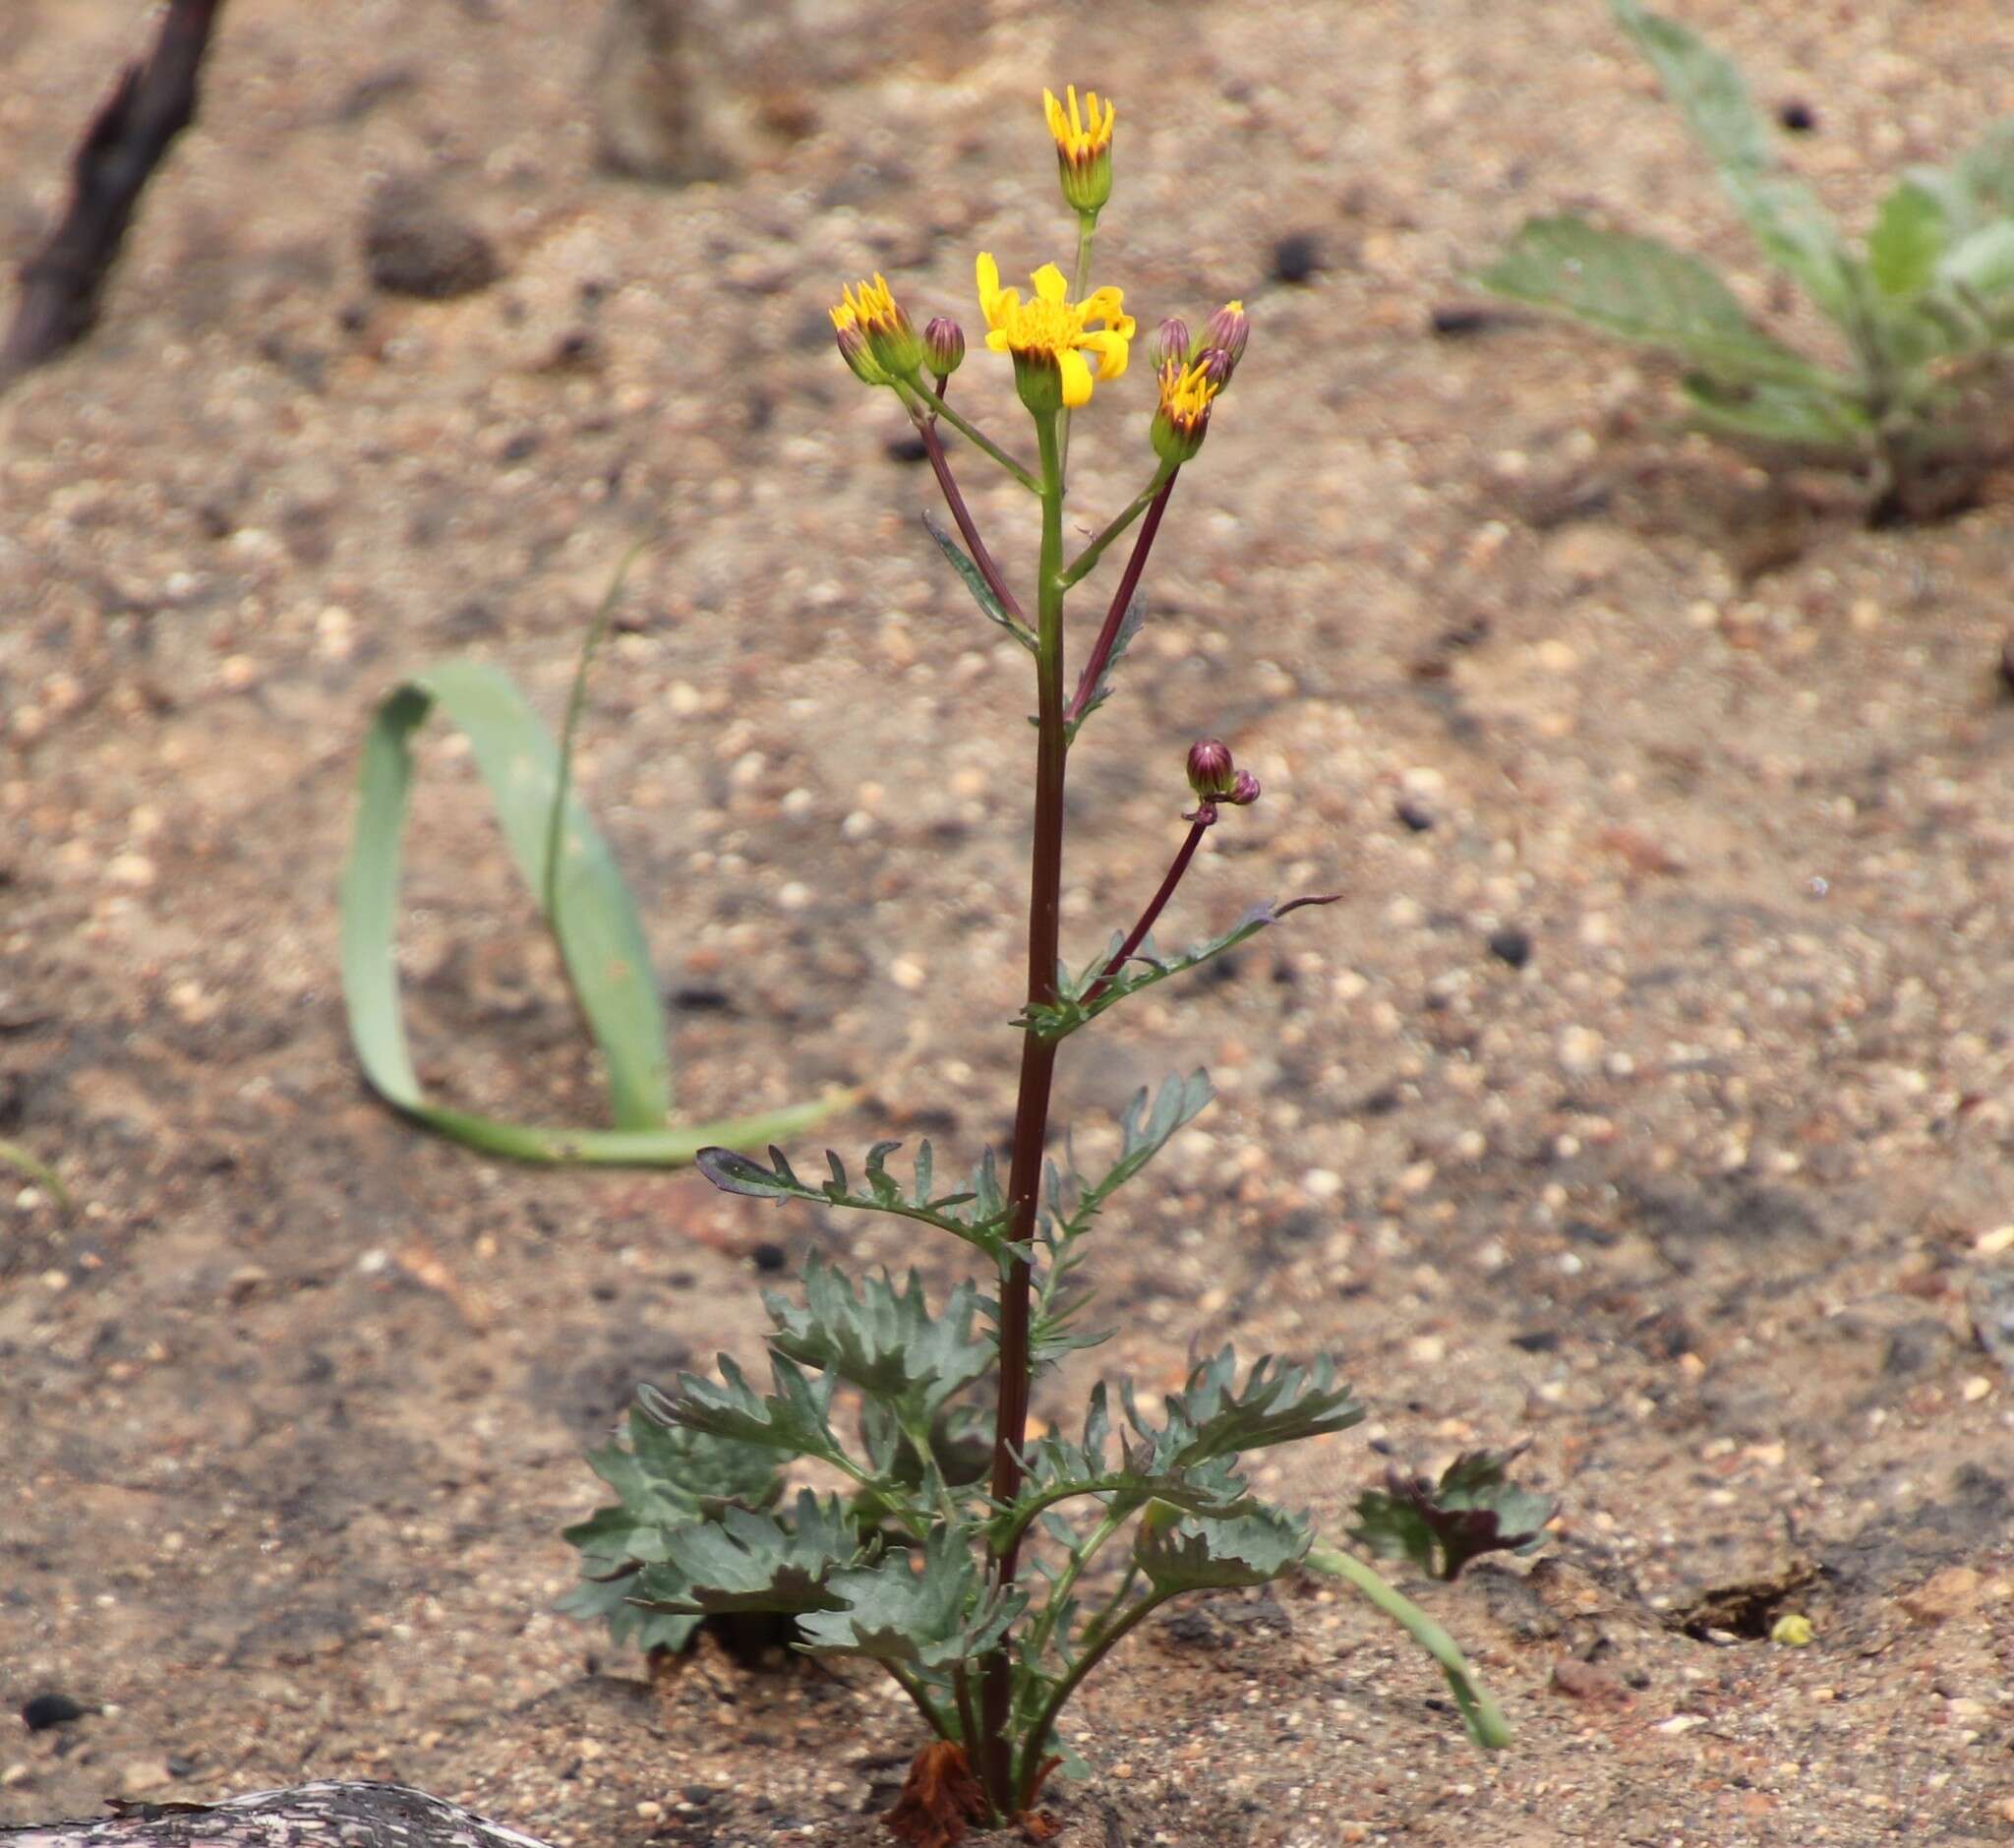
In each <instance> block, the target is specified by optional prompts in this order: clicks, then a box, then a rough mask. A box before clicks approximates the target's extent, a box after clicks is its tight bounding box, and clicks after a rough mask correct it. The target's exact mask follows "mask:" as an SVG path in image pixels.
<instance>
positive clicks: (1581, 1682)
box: [1553, 1655, 1629, 1700]
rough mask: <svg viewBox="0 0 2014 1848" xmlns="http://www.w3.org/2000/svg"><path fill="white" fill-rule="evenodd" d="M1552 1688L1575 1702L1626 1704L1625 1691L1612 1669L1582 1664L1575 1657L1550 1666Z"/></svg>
mask: <svg viewBox="0 0 2014 1848" xmlns="http://www.w3.org/2000/svg"><path fill="white" fill-rule="evenodd" d="M1553 1686H1554V1687H1555V1688H1557V1689H1559V1691H1560V1692H1561V1693H1562V1694H1565V1695H1570V1696H1572V1698H1573V1699H1576V1700H1627V1699H1629V1690H1628V1689H1627V1688H1626V1687H1624V1685H1623V1678H1622V1677H1621V1676H1620V1675H1618V1674H1617V1673H1616V1671H1615V1670H1614V1669H1612V1668H1605V1667H1603V1666H1602V1665H1601V1664H1600V1663H1598V1662H1583V1661H1582V1660H1581V1659H1580V1658H1579V1657H1578V1656H1576V1655H1567V1656H1562V1657H1561V1658H1560V1660H1559V1661H1557V1662H1555V1663H1554V1664H1553Z"/></svg>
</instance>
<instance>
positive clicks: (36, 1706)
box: [21, 1694, 90, 1733]
mask: <svg viewBox="0 0 2014 1848" xmlns="http://www.w3.org/2000/svg"><path fill="white" fill-rule="evenodd" d="M89 1711H90V1708H89V1707H88V1706H84V1705H82V1704H81V1703H80V1702H78V1701H76V1700H73V1699H71V1698H70V1697H69V1696H68V1695H67V1694H38V1695H35V1696H33V1697H31V1698H30V1699H27V1700H24V1701H23V1702H22V1703H21V1723H22V1724H23V1725H24V1726H26V1727H27V1728H28V1729H29V1731H30V1732H31V1733H40V1732H47V1731H48V1730H49V1728H50V1727H52V1726H68V1725H69V1724H70V1723H71V1722H72V1721H73V1720H81V1719H83V1718H84V1716H85V1715H86V1714H87V1713H89Z"/></svg>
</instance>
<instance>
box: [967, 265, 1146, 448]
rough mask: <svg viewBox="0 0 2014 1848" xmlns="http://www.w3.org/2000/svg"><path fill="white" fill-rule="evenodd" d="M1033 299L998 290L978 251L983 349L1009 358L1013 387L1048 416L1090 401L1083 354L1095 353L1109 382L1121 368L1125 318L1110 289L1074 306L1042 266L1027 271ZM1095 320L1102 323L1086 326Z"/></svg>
mask: <svg viewBox="0 0 2014 1848" xmlns="http://www.w3.org/2000/svg"><path fill="white" fill-rule="evenodd" d="M1032 280H1033V281H1034V283H1035V294H1034V295H1033V296H1032V297H1031V298H1030V299H1029V300H1028V301H1026V302H1024V301H1023V300H1022V299H1021V291H1020V290H1019V289H1003V288H1002V287H1001V286H1000V266H999V265H998V264H996V263H995V262H994V261H993V259H992V257H991V256H990V255H989V254H988V253H987V252H984V251H981V252H980V253H979V261H978V286H979V307H980V309H981V310H982V311H983V313H984V314H985V317H986V328H987V329H988V331H987V333H986V344H987V345H988V346H989V347H991V348H992V349H993V351H994V352H996V353H1010V354H1012V355H1013V358H1014V383H1015V385H1016V386H1017V387H1019V389H1020V391H1021V401H1022V402H1023V403H1024V404H1026V405H1027V406H1028V407H1029V409H1030V410H1032V411H1037V412H1043V411H1052V410H1055V409H1057V408H1059V407H1061V406H1071V407H1075V406H1076V405H1079V404H1087V403H1089V402H1090V401H1091V387H1092V371H1091V366H1090V363H1089V362H1088V361H1087V360H1086V359H1085V357H1084V356H1085V354H1086V353H1095V354H1096V356H1097V361H1098V368H1097V377H1098V378H1100V379H1116V378H1118V377H1119V376H1120V375H1121V374H1122V373H1124V372H1125V370H1126V355H1127V351H1128V347H1129V344H1130V342H1131V341H1132V338H1133V326H1134V323H1133V317H1132V316H1131V315H1129V314H1127V313H1126V312H1125V308H1124V304H1125V297H1124V295H1123V294H1122V293H1121V292H1120V291H1119V290H1118V289H1111V288H1105V289H1094V290H1093V291H1092V292H1091V293H1090V294H1089V295H1087V296H1086V297H1085V298H1084V300H1083V301H1081V302H1073V301H1071V300H1070V285H1069V283H1067V282H1066V281H1064V279H1063V272H1062V270H1060V269H1058V268H1056V266H1055V265H1054V264H1052V263H1045V264H1043V265H1042V267H1041V268H1039V269H1037V271H1036V272H1035V275H1034V277H1033V278H1032ZM1094 321H1096V322H1101V323H1102V324H1103V325H1102V326H1101V327H1099V328H1092V327H1091V326H1090V325H1089V324H1090V323H1092V322H1094Z"/></svg>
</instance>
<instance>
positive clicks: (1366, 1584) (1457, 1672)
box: [1307, 1546, 1510, 1751]
mask: <svg viewBox="0 0 2014 1848" xmlns="http://www.w3.org/2000/svg"><path fill="white" fill-rule="evenodd" d="M1307 1564H1308V1566H1309V1569H1310V1570H1311V1571H1314V1572H1320V1573H1327V1574H1328V1575H1329V1576H1330V1577H1331V1578H1333V1579H1340V1580H1343V1581H1344V1582H1345V1583H1347V1584H1349V1585H1351V1586H1352V1587H1353V1588H1354V1589H1355V1590H1357V1591H1358V1592H1360V1593H1361V1594H1362V1595H1363V1596H1364V1597H1365V1598H1366V1599H1368V1600H1369V1601H1370V1602H1371V1603H1372V1604H1374V1605H1376V1606H1377V1608H1378V1609H1379V1610H1381V1611H1383V1612H1384V1613H1385V1615H1386V1616H1387V1617H1389V1618H1391V1619H1392V1622H1393V1623H1395V1624H1396V1625H1398V1627H1399V1628H1400V1629H1401V1630H1403V1631H1404V1632H1405V1633H1406V1635H1408V1636H1409V1637H1411V1638H1412V1639H1413V1640H1414V1641H1415V1642H1417V1643H1418V1644H1419V1645H1420V1647H1421V1648H1423V1649H1424V1650H1425V1651H1426V1652H1427V1653H1428V1654H1429V1655H1431V1656H1432V1657H1433V1658H1434V1660H1435V1661H1436V1662H1438V1663H1439V1664H1440V1665H1441V1672H1442V1674H1444V1675H1445V1676H1447V1678H1448V1688H1449V1692H1450V1693H1451V1694H1452V1695H1453V1697H1454V1704H1455V1705H1456V1706H1457V1707H1458V1708H1459V1709H1460V1711H1461V1718H1462V1722H1463V1724H1464V1725H1466V1726H1467V1728H1468V1736H1469V1737H1470V1738H1471V1739H1472V1740H1474V1741H1475V1743H1476V1744H1477V1745H1479V1746H1481V1747H1482V1748H1483V1749H1484V1750H1485V1751H1499V1750H1501V1749H1502V1748H1503V1747H1505V1746H1508V1745H1509V1744H1510V1723H1509V1722H1508V1721H1507V1720H1506V1719H1505V1718H1504V1715H1503V1713H1502V1712H1501V1711H1500V1710H1499V1709H1498V1706H1497V1703H1496V1702H1495V1701H1494V1700H1492V1699H1490V1697H1489V1695H1488V1694H1487V1693H1486V1692H1485V1691H1484V1689H1483V1687H1482V1686H1481V1684H1480V1683H1478V1682H1477V1681H1476V1679H1475V1676H1474V1674H1473V1672H1472V1671H1471V1670H1470V1668H1469V1666H1468V1662H1467V1659H1466V1658H1465V1657H1464V1656H1463V1655H1462V1653H1461V1650H1460V1649H1459V1648H1458V1647H1456V1646H1455V1642H1454V1639H1453V1638H1452V1637H1451V1636H1450V1635H1449V1634H1448V1633H1447V1631H1445V1630H1443V1629H1442V1628H1441V1626H1440V1625H1439V1624H1437V1623H1436V1622H1435V1621H1434V1620H1433V1619H1432V1618H1431V1617H1429V1616H1428V1615H1427V1614H1426V1612H1425V1611H1423V1610H1421V1609H1420V1607H1419V1606H1418V1605H1417V1604H1415V1603H1414V1602H1413V1601H1412V1600H1411V1599H1410V1598H1408V1597H1406V1596H1404V1595H1402V1594H1401V1593H1400V1592H1398V1591H1395V1590H1393V1589H1392V1586H1391V1585H1389V1584H1387V1583H1386V1582H1385V1580H1383V1579H1381V1578H1380V1577H1379V1576H1378V1575H1377V1573H1375V1572H1374V1571H1372V1569H1371V1568H1370V1567H1369V1566H1367V1565H1365V1564H1364V1562H1363V1561H1362V1560H1360V1559H1358V1558H1356V1557H1355V1555H1354V1554H1350V1553H1345V1552H1343V1551H1342V1550H1341V1549H1340V1548H1337V1547H1326V1546H1318V1547H1313V1548H1311V1549H1310V1550H1309V1552H1308V1555H1307Z"/></svg>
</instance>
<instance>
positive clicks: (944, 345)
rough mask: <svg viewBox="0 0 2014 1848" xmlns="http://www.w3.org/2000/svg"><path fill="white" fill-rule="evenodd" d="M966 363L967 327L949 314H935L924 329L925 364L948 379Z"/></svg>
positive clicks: (942, 377)
mask: <svg viewBox="0 0 2014 1848" xmlns="http://www.w3.org/2000/svg"><path fill="white" fill-rule="evenodd" d="M964 363H965V329H964V328H961V327H960V326H959V325H958V323H957V322H955V321H953V320H952V319H951V317H950V316H949V315H937V316H934V317H933V318H932V319H931V321H930V324H929V326H927V327H926V328H924V329H923V364H924V365H925V366H927V367H928V368H929V369H930V371H931V372H933V373H935V374H936V375H937V377H938V378H940V379H948V378H950V377H951V375H952V374H953V373H954V372H956V371H957V370H958V369H959V367H960V366H962V365H963V364H964Z"/></svg>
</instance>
